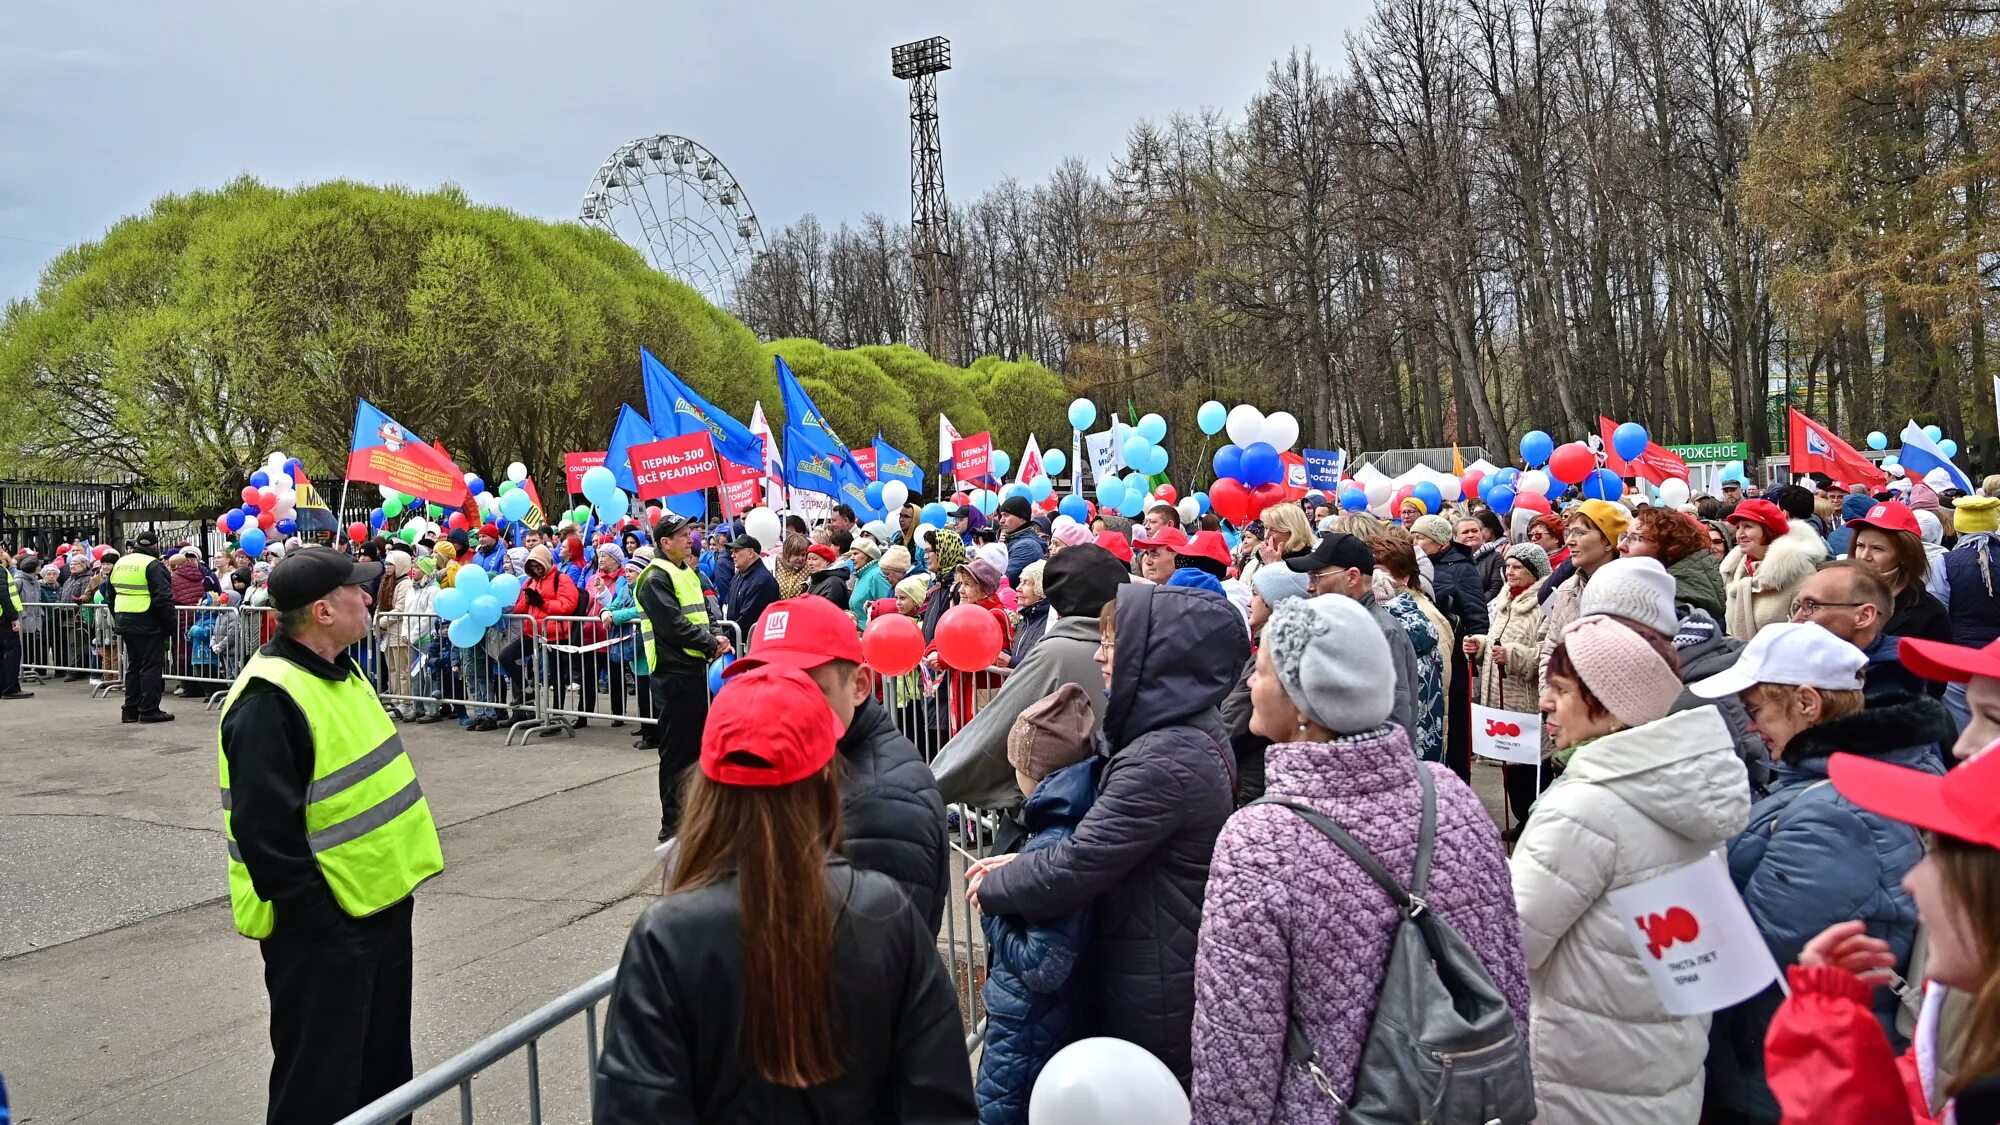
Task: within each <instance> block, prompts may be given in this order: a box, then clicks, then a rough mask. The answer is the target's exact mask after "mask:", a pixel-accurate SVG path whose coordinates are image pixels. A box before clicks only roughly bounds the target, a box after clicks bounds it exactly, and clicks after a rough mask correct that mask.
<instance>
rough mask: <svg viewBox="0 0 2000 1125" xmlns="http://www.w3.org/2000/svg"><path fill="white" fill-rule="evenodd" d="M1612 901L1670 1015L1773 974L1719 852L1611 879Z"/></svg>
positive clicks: (1715, 1005)
mask: <svg viewBox="0 0 2000 1125" xmlns="http://www.w3.org/2000/svg"><path fill="white" fill-rule="evenodd" d="M1608 897H1609V898H1610V900H1611V909H1612V911H1613V912H1614V913H1615V914H1617V915H1618V920H1619V922H1620V923H1622V924H1623V925H1624V927H1625V936H1626V937H1628V938H1630V939H1632V948H1633V949H1634V950H1636V951H1637V952H1638V954H1639V963H1640V964H1641V965H1644V966H1645V967H1646V975H1647V976H1649V977H1651V978H1652V979H1653V987H1654V988H1657V989H1658V990H1659V992H1660V1003H1661V1004H1662V1005H1664V1006H1665V1007H1666V1009H1667V1011H1668V1012H1669V1013H1670V1014H1672V1015H1676V1016H1696V1015H1701V1014H1703V1013H1705V1012H1713V1011H1717V1010H1720V1009H1722V1008H1727V1007H1729V1006H1730V1005H1731V1004H1739V1003H1741V1002H1743V1001H1745V1000H1748V999H1749V998H1750V997H1752V996H1755V995H1757V994H1758V993H1760V992H1762V991H1764V989H1766V988H1767V987H1769V986H1770V984H1771V982H1773V981H1775V980H1777V979H1778V963H1777V962H1776V961H1774V960H1772V958H1771V947H1770V946H1768V945H1766V944H1764V937H1763V935H1762V934H1760V933H1759V932H1758V931H1757V923H1756V922H1755V920H1753V919H1752V918H1751V917H1750V910H1749V908H1747V907H1745V906H1744V905H1743V896H1742V895H1739V894H1738V893H1737V892H1736V884H1735V883H1734V882H1733V881H1731V879H1730V878H1729V864H1728V862H1727V861H1726V860H1724V859H1723V858H1722V853H1721V852H1719V851H1717V852H1710V853H1709V854H1707V855H1706V856H1703V857H1702V858H1700V859H1698V860H1695V861H1694V862H1693V863H1690V864H1688V865H1687V866H1685V867H1676V868H1674V869H1673V870H1672V871H1669V872H1667V873H1666V874H1664V875H1656V876H1654V877H1653V878H1651V879H1646V880H1644V881H1642V882H1638V883H1633V884H1632V885H1630V886H1627V887H1617V888H1614V889H1613V890H1611V891H1610V892H1609V894H1608Z"/></svg>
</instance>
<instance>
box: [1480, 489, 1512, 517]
mask: <svg viewBox="0 0 2000 1125" xmlns="http://www.w3.org/2000/svg"><path fill="white" fill-rule="evenodd" d="M1486 506H1487V507H1489V508H1491V509H1493V514H1494V515H1496V516H1504V515H1506V514H1507V513H1508V512H1511V511H1513V510H1514V490H1513V489H1512V488H1509V487H1508V486H1506V485H1504V484H1500V485H1495V486H1493V488H1492V489H1491V490H1490V491H1488V492H1487V493H1486Z"/></svg>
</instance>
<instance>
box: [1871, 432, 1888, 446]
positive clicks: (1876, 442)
mask: <svg viewBox="0 0 2000 1125" xmlns="http://www.w3.org/2000/svg"><path fill="white" fill-rule="evenodd" d="M1868 448H1870V449H1887V448H1889V435H1888V434H1885V433H1883V432H1882V431H1881V430H1870V431H1868Z"/></svg>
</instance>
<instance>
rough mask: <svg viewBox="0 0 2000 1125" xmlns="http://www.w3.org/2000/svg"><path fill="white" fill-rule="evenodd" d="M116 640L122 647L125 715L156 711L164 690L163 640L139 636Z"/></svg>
mask: <svg viewBox="0 0 2000 1125" xmlns="http://www.w3.org/2000/svg"><path fill="white" fill-rule="evenodd" d="M120 639H121V640H123V641H124V644H125V707H124V711H125V713H126V714H127V715H144V714H147V713H149V712H153V711H158V710H159V709H160V694H161V693H162V692H164V691H165V690H166V688H167V681H166V675H167V639H166V638H165V637H151V636H143V635H141V636H130V637H123V638H120Z"/></svg>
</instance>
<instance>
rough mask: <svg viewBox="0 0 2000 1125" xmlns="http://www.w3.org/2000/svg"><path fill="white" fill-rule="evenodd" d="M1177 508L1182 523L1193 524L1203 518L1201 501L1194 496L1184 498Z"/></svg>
mask: <svg viewBox="0 0 2000 1125" xmlns="http://www.w3.org/2000/svg"><path fill="white" fill-rule="evenodd" d="M1175 507H1176V508H1177V509H1179V511H1180V513H1181V522H1182V523H1193V522H1194V521H1196V520H1198V519H1200V518H1201V501H1199V500H1196V499H1195V498H1194V497H1192V496H1185V497H1182V498H1181V502H1180V503H1179V504H1177V505H1175Z"/></svg>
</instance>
